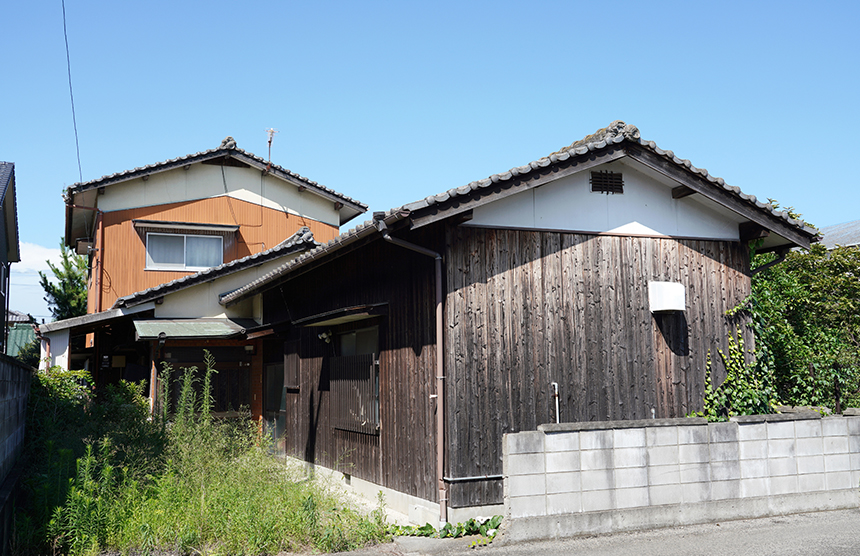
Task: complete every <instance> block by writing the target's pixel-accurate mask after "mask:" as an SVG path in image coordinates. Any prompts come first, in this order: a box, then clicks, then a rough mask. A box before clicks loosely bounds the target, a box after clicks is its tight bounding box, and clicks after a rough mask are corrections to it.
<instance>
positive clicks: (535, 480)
mask: <svg viewBox="0 0 860 556" xmlns="http://www.w3.org/2000/svg"><path fill="white" fill-rule="evenodd" d="M507 494H508V496H510V497H511V498H515V497H518V496H535V495H537V494H546V475H545V474H540V475H512V476H510V477H508V491H507Z"/></svg>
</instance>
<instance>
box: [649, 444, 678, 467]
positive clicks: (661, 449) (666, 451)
mask: <svg viewBox="0 0 860 556" xmlns="http://www.w3.org/2000/svg"><path fill="white" fill-rule="evenodd" d="M678 449H679V447H678V446H649V447H648V448H647V456H648V465H669V464H676V465H677V464H678V463H679V461H678Z"/></svg>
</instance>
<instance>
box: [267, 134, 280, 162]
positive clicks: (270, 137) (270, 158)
mask: <svg viewBox="0 0 860 556" xmlns="http://www.w3.org/2000/svg"><path fill="white" fill-rule="evenodd" d="M277 132H278V130H277V129H275V128H273V127H270V128H269V129H267V130H266V134H267V135H268V136H269V163H268V164H266V172H268V171H269V170H271V169H272V140H273V139H274V138H275V134H276V133H277Z"/></svg>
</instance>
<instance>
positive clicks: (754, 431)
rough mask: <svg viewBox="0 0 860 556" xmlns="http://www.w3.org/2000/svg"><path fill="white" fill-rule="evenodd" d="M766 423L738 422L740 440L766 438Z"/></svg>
mask: <svg viewBox="0 0 860 556" xmlns="http://www.w3.org/2000/svg"><path fill="white" fill-rule="evenodd" d="M765 425H766V423H738V440H741V441H743V440H766V439H767V427H766V426H765Z"/></svg>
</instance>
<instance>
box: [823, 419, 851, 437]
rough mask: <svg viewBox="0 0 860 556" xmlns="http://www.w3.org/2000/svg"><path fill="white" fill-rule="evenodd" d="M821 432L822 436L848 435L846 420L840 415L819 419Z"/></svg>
mask: <svg viewBox="0 0 860 556" xmlns="http://www.w3.org/2000/svg"><path fill="white" fill-rule="evenodd" d="M821 432H822V434H823V435H824V436H848V421H846V420H845V417H842V416H841V415H840V416H832V417H825V418H823V419H821Z"/></svg>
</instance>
